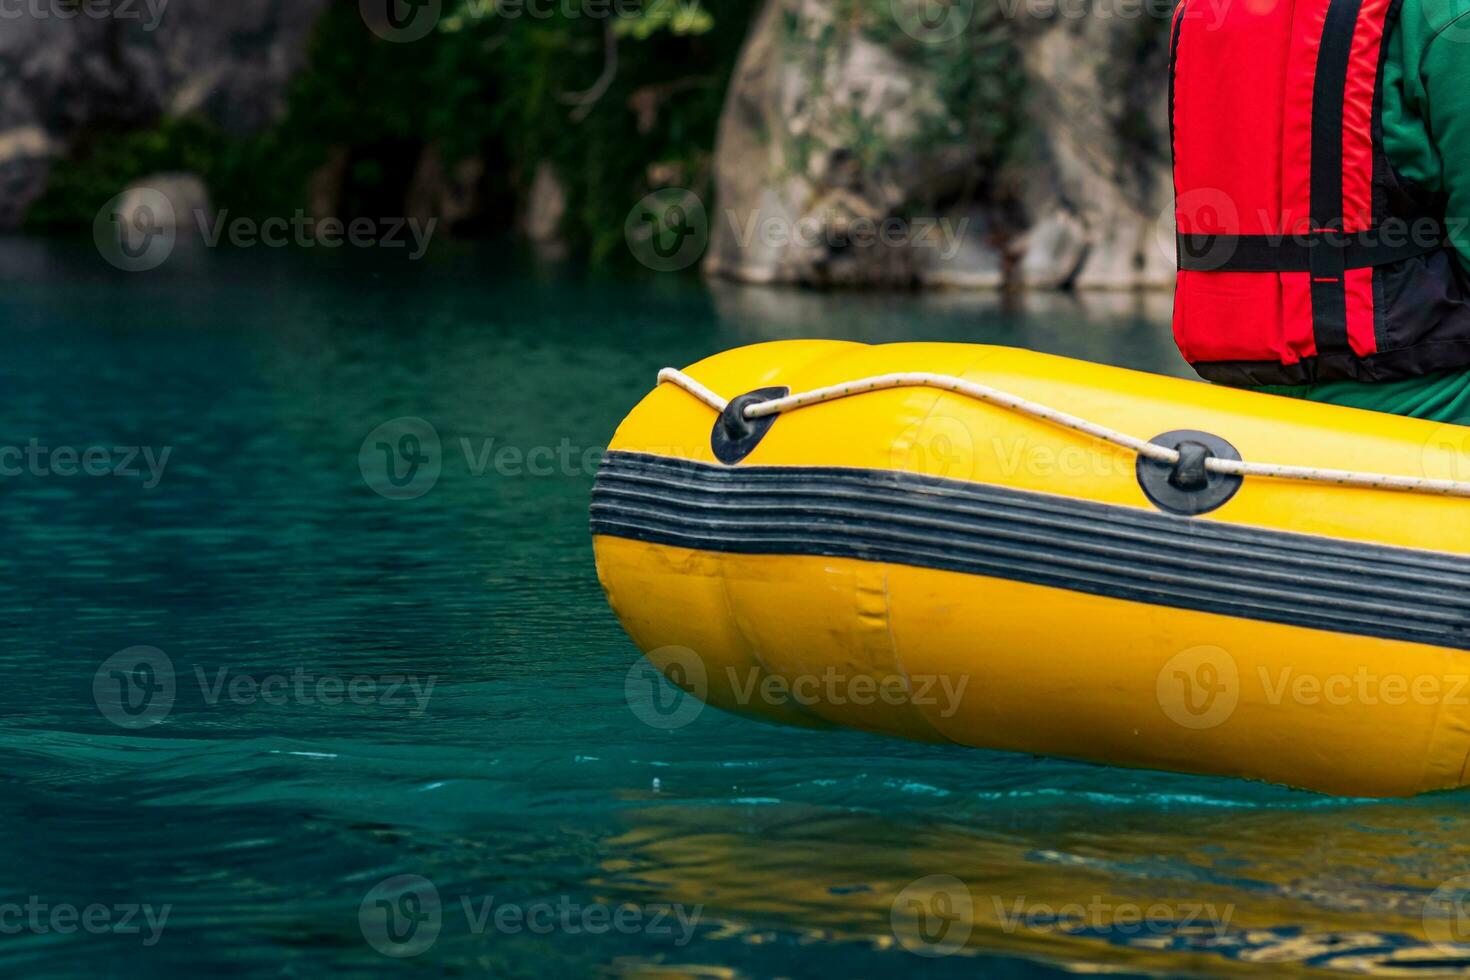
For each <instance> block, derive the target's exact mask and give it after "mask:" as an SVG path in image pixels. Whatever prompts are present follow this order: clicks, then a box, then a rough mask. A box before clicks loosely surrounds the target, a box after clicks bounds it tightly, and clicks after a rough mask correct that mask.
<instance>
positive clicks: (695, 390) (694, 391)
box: [658, 367, 730, 412]
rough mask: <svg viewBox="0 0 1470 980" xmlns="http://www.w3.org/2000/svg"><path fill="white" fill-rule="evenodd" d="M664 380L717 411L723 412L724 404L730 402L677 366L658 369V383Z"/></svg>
mask: <svg viewBox="0 0 1470 980" xmlns="http://www.w3.org/2000/svg"><path fill="white" fill-rule="evenodd" d="M665 381H667V382H669V383H671V384H676V385H678V386H679V387H680V388H683V389H684V390H685V391H687V392H689V394H691V395H693V396H694V397H695V398H698V399H699V400H700V401H702V402H704V403H705V404H706V405H708V406H709V407H710V408H712V409H714V410H715V411H717V412H723V411H724V410H725V406H726V405H728V404H730V403H729V402H727V401H725V399H723V398H721V397H720V396H719V395H717V394H715V393H714V392H713V391H710V390H709V389H708V388H706V387H705V386H704V385H702V384H700V383H699V382H698V381H695V380H694V379H693V378H691V377H689V375H687V374H685V373H684V372H683V371H680V370H679V369H678V368H671V367H668V368H664V369H663V370H662V371H660V372H659V373H658V383H659V384H663V383H664V382H665Z"/></svg>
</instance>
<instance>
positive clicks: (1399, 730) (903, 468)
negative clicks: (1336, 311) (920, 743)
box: [592, 341, 1470, 796]
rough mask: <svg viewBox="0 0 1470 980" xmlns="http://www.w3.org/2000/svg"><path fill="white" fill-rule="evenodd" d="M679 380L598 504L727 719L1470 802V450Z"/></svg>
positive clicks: (664, 666)
mask: <svg viewBox="0 0 1470 980" xmlns="http://www.w3.org/2000/svg"><path fill="white" fill-rule="evenodd" d="M896 372H897V373H896ZM660 380H661V382H662V383H660V384H659V385H658V386H657V387H656V388H655V389H654V390H653V391H652V392H651V393H650V394H649V395H648V396H647V397H646V398H645V399H644V400H643V402H642V403H641V404H639V405H638V407H637V408H636V409H634V410H633V412H632V414H630V415H629V416H628V418H627V420H626V421H624V423H623V424H622V426H621V427H620V428H619V429H618V432H617V434H616V436H615V438H614V439H613V441H612V444H611V445H610V447H609V450H608V453H607V455H606V457H605V459H604V461H603V464H602V466H601V469H600V471H599V473H598V477H597V482H596V486H595V489H594V492H593V504H592V530H593V535H594V542H595V548H596V554H597V565H598V572H599V575H600V577H601V580H602V583H603V586H604V588H605V589H606V591H607V595H608V598H609V601H610V602H611V604H612V607H613V609H614V610H615V611H616V613H617V615H618V617H619V618H620V620H621V621H622V623H623V626H624V627H625V628H626V629H627V631H628V633H629V635H630V636H631V637H632V638H633V640H634V642H635V643H637V644H638V646H639V647H640V648H641V649H643V650H644V651H645V653H646V654H647V655H648V657H649V659H650V660H651V661H652V662H653V663H654V664H655V665H657V666H658V667H659V668H660V669H661V670H663V671H664V672H665V674H666V676H668V677H669V678H670V679H671V680H673V681H675V682H676V683H678V684H679V685H680V686H681V687H683V688H684V689H685V690H688V691H690V692H691V693H693V694H695V695H696V696H698V697H699V698H700V699H702V700H704V701H706V702H707V703H709V704H712V705H716V706H718V707H721V708H725V709H728V710H731V711H737V712H741V713H744V714H748V715H753V716H756V717H760V718H763V719H766V720H770V721H781V722H788V723H792V724H801V725H842V726H850V727H854V728H859V729H864V730H868V731H874V732H883V733H888V734H892V735H899V736H904V737H908V738H915V739H923V740H929V741H941V742H956V743H960V744H963V745H969V746H978V747H985V748H992V749H1004V750H1013V751H1021V752H1031V753H1043V754H1053V755H1060V756H1069V757H1073V758H1078V759H1086V760H1092V761H1096V762H1101V763H1110V764H1115V765H1123V766H1135V767H1148V768H1161V769H1172V770H1179V771H1185V772H1195V773H1216V774H1228V775H1237V776H1245V777H1252V778H1258V779H1265V780H1270V781H1273V782H1279V783H1285V784H1289V785H1293V786H1298V787H1303V788H1308V789H1313V790H1318V791H1323V792H1330V793H1338V794H1349V795H1358V796H1396V795H1408V794H1413V793H1418V792H1423V791H1427V790H1435V789H1444V788H1449V787H1455V786H1460V785H1463V784H1464V783H1466V782H1467V781H1470V774H1467V762H1470V500H1467V499H1465V498H1466V496H1467V495H1470V484H1467V483H1466V482H1464V480H1465V478H1467V477H1470V428H1467V427H1461V426H1454V425H1441V424H1436V423H1429V422H1422V421H1416V420H1411V419H1404V418H1397V417H1393V416H1387V415H1380V414H1375V413H1369V412H1359V411H1355V410H1352V409H1343V408H1335V407H1330V406H1323V405H1317V404H1311V403H1305V402H1298V401H1295V400H1291V399H1286V398H1277V397H1272V396H1268V395H1261V394H1255V393H1251V392H1243V391H1236V390H1230V389H1225V388H1219V387H1213V386H1210V385H1206V384H1202V383H1198V382H1192V381H1183V380H1178V379H1173V378H1165V377H1157V376H1153V375H1148V374H1141V373H1137V372H1133V371H1127V370H1122V369H1119V368H1112V367H1105V366H1100V365H1095V364H1087V363H1082V362H1078V361H1073V360H1068V359H1065V358H1060V357H1053V356H1048V355H1044V354H1037V353H1032V352H1028V351H1021V350H1011V349H1005V348H992V347H979V346H970V345H962V344H896V345H889V346H881V347H872V346H866V345H862V344H849V343H840V342H832V341H810V342H808V341H795V342H785V343H771V344H761V345H757V346H753V347H747V348H742V349H739V350H733V351H729V352H726V353H723V354H719V355H717V356H715V357H711V358H709V359H707V360H704V361H701V362H700V363H698V364H695V365H693V366H691V367H689V368H687V369H686V370H684V371H673V370H667V371H665V372H664V373H663V374H662V375H661V376H660Z"/></svg>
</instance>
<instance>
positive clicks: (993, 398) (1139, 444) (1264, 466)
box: [658, 368, 1470, 497]
mask: <svg viewBox="0 0 1470 980" xmlns="http://www.w3.org/2000/svg"><path fill="white" fill-rule="evenodd" d="M658 380H659V381H660V383H662V382H668V383H670V384H674V385H677V386H679V387H680V388H683V389H684V390H685V391H687V392H689V393H690V394H691V395H693V396H694V397H696V398H698V399H699V400H700V401H702V402H704V403H705V404H706V405H708V406H709V407H711V408H713V409H714V410H715V411H717V412H723V411H724V410H725V406H726V405H728V404H729V403H728V402H727V401H726V400H725V399H723V398H721V397H720V396H719V395H717V394H715V393H714V392H712V391H710V390H709V389H708V388H706V387H705V386H704V385H702V384H700V383H699V382H698V381H695V380H694V379H693V378H691V377H689V375H687V374H685V373H684V372H683V371H679V370H676V369H675V368H664V369H663V370H662V371H660V372H659V373H658ZM889 388H938V389H940V390H941V391H949V392H953V393H955V394H959V395H965V396H967V397H970V398H975V399H978V400H979V401H983V402H987V403H989V404H991V405H998V406H1000V407H1001V408H1005V409H1008V410H1010V411H1013V412H1017V413H1019V414H1021V415H1027V416H1030V417H1031V418H1034V419H1040V420H1041V421H1043V422H1049V423H1051V424H1053V425H1059V426H1061V427H1062V428H1065V429H1071V430H1073V431H1074V432H1081V433H1084V434H1085V435H1089V436H1092V437H1093V438H1095V439H1100V440H1102V441H1104V442H1110V443H1112V444H1113V445H1115V446H1121V447H1122V448H1124V449H1127V450H1129V451H1130V452H1134V453H1137V454H1138V455H1140V456H1145V457H1147V458H1149V459H1152V460H1157V461H1158V462H1160V463H1164V464H1165V465H1168V466H1173V465H1175V464H1176V463H1178V462H1179V452H1178V450H1175V449H1170V448H1169V447H1168V446H1160V445H1158V444H1156V443H1152V442H1146V441H1144V440H1142V439H1136V438H1134V437H1133V436H1130V435H1128V434H1127V433H1126V432H1119V431H1118V430H1117V429H1110V428H1108V427H1107V426H1105V425H1099V424H1098V423H1096V422H1089V421H1087V420H1086V419H1082V418H1078V417H1077V416H1075V415H1070V414H1068V413H1066V412H1062V411H1058V410H1057V409H1054V408H1049V407H1047V406H1046V405H1042V404H1039V403H1037V402H1033V401H1029V400H1027V399H1025V398H1021V397H1019V396H1016V395H1012V394H1008V393H1006V392H1004V391H1000V390H999V389H997V388H991V387H990V386H988V385H982V384H977V383H976V382H974V381H966V380H965V379H963V378H956V377H954V376H953V375H948V374H931V373H929V372H927V371H907V372H901V373H898V374H881V375H878V376H876V377H872V378H862V379H860V380H858V381H849V382H847V383H846V384H840V385H831V386H829V387H826V388H814V389H813V390H811V391H804V392H801V393H799V394H795V395H787V396H786V397H784V398H773V399H771V400H770V401H764V402H756V403H755V404H753V405H747V406H746V407H745V417H746V418H752V419H758V418H764V417H765V416H767V415H779V414H782V413H784V412H790V411H793V410H795V409H798V408H805V407H806V406H808V405H818V404H821V403H822V402H830V401H834V400H836V399H838V398H847V397H850V396H852V395H860V394H864V393H866V392H870V391H883V390H886V389H889ZM1205 469H1207V470H1209V471H1210V472H1212V473H1219V474H1222V475H1228V476H1240V477H1246V476H1259V477H1266V478H1269V479H1273V480H1298V481H1302V482H1306V483H1330V484H1334V485H1336V486H1344V487H1364V488H1367V489H1372V490H1397V491H1407V492H1412V493H1433V494H1440V495H1443V496H1449V497H1470V483H1461V482H1457V481H1455V480H1430V479H1427V478H1424V477H1417V476H1392V475H1389V474H1385V473H1357V472H1353V471H1351V470H1331V469H1319V468H1316V467H1311V466H1284V465H1279V464H1276V463H1248V462H1243V461H1241V460H1234V459H1217V458H1216V457H1214V456H1211V457H1209V458H1207V459H1206V460H1205Z"/></svg>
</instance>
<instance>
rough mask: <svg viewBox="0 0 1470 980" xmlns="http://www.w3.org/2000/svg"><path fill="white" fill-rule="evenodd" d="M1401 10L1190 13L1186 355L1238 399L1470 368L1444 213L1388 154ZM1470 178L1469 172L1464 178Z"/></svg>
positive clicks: (1183, 199) (1183, 22) (1393, 2)
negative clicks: (1393, 51)
mask: <svg viewBox="0 0 1470 980" xmlns="http://www.w3.org/2000/svg"><path fill="white" fill-rule="evenodd" d="M1400 2H1401V0H1226V2H1222V0H1183V2H1182V3H1181V4H1180V5H1179V7H1178V8H1177V10H1176V11H1175V15H1174V30H1173V38H1172V52H1171V60H1170V64H1171V69H1170V86H1171V91H1170V104H1169V122H1170V133H1171V138H1172V140H1173V150H1174V192H1175V218H1176V221H1177V228H1178V236H1177V237H1178V251H1179V270H1180V271H1179V278H1178V283H1177V286H1176V288H1175V302H1174V337H1175V340H1176V341H1177V342H1178V344H1179V349H1180V351H1181V352H1182V353H1183V354H1184V357H1185V359H1186V360H1188V361H1189V362H1190V363H1191V364H1192V365H1194V368H1195V370H1197V371H1198V372H1199V373H1200V374H1201V375H1202V376H1203V377H1205V378H1208V379H1209V380H1211V381H1217V382H1221V383H1224V384H1233V385H1263V384H1301V383H1307V382H1313V381H1327V380H1333V379H1345V378H1351V379H1356V380H1360V381H1389V380H1393V379H1396V378H1406V377H1415V376H1419V375H1423V374H1427V373H1430V372H1434V371H1441V370H1449V369H1453V368H1465V367H1470V295H1467V281H1466V277H1465V276H1464V274H1463V273H1462V270H1461V268H1460V265H1459V262H1458V261H1457V259H1456V257H1455V256H1454V255H1453V254H1452V253H1451V252H1450V250H1449V249H1448V247H1447V246H1446V245H1445V244H1444V220H1445V201H1444V199H1443V197H1439V196H1436V195H1431V194H1428V193H1426V192H1425V191H1424V189H1423V188H1421V187H1419V186H1418V185H1416V184H1415V183H1414V182H1412V181H1410V180H1408V179H1406V178H1404V177H1402V176H1401V175H1399V174H1397V173H1396V172H1395V171H1394V169H1393V167H1391V166H1390V165H1389V162H1388V159H1387V157H1386V156H1385V154H1384V150H1383V119H1382V113H1383V93H1382V87H1383V66H1384V61H1385V57H1386V54H1387V47H1388V45H1387V44H1386V43H1385V40H1386V39H1387V38H1388V37H1389V36H1390V35H1391V33H1392V31H1393V29H1394V27H1395V26H1396V24H1397V20H1398V12H1399V5H1400ZM1458 165H1460V166H1470V160H1466V161H1459V163H1458Z"/></svg>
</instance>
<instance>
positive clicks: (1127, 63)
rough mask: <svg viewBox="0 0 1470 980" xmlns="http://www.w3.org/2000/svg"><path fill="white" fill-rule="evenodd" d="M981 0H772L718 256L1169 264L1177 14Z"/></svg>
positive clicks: (1164, 268) (756, 261)
mask: <svg viewBox="0 0 1470 980" xmlns="http://www.w3.org/2000/svg"><path fill="white" fill-rule="evenodd" d="M986 2H987V0H951V2H950V3H949V4H948V6H943V5H934V4H933V3H932V0H891V2H890V0H853V2H850V3H844V4H838V3H832V2H829V0H766V6H765V8H764V9H763V11H762V13H761V15H760V17H759V18H758V19H757V22H756V24H755V26H754V28H753V31H752V34H751V37H750V39H749V40H748V42H747V46H746V49H745V51H744V52H743V54H742V56H741V60H740V64H739V65H738V67H737V69H736V73H735V77H734V79H733V82H732V86H731V90H730V92H729V95H728V97H727V101H726V106H725V113H724V117H723V119H722V121H721V127H720V136H719V145H718V147H717V150H716V162H715V176H716V184H717V187H716V192H717V197H718V201H717V210H716V211H714V212H713V213H712V217H711V229H710V232H711V241H710V250H709V254H708V256H707V258H706V264H705V268H706V271H707V273H709V274H711V275H714V276H720V277H725V278H730V279H736V280H741V281H748V282H789V283H801V284H808V285H816V286H842V285H848V284H857V283H861V284H867V285H883V286H905V285H914V286H939V287H944V286H949V287H966V288H994V287H1022V286H1025V287H1033V288H1070V287H1111V288H1126V287H1136V286H1166V285H1169V284H1172V282H1173V258H1172V253H1171V250H1170V248H1169V247H1168V246H1167V229H1165V233H1164V234H1163V235H1161V234H1160V232H1159V229H1158V228H1156V225H1157V224H1158V222H1159V220H1160V217H1161V215H1166V213H1167V211H1168V207H1169V195H1170V181H1169V178H1168V144H1167V118H1166V114H1165V101H1164V100H1165V94H1166V89H1167V85H1166V79H1167V71H1166V62H1165V60H1164V59H1165V58H1166V55H1167V51H1166V46H1167V45H1166V41H1167V31H1168V25H1167V20H1165V19H1161V18H1158V17H1150V16H1148V15H1147V14H1146V13H1141V14H1140V15H1139V16H1138V17H1134V18H1131V19H1130V18H1098V17H1092V16H1087V17H1067V16H1062V15H1059V14H1058V13H1057V10H1058V9H1062V10H1070V9H1071V8H1069V7H1066V6H1065V5H1064V6H1063V7H1062V8H1056V7H1053V8H1052V9H1050V10H1049V11H1048V10H1042V9H1039V8H1041V7H1044V6H1045V4H1044V3H1041V2H1040V0H1038V2H1037V3H1033V4H1032V5H1031V6H1032V7H1034V8H1038V9H1036V10H1033V9H1030V8H1028V7H1027V5H1026V4H1025V3H1024V2H1015V0H994V2H996V3H998V4H1000V6H995V7H992V8H986V7H985V3H986ZM936 10H938V11H940V12H941V13H942V14H943V16H940V17H937V18H936V17H935V16H934V13H935V11H936ZM839 13H840V14H841V16H839ZM1166 13H1167V12H1166ZM1007 78H1010V79H1011V80H1010V81H1009V82H1007V81H1006V79H1007ZM977 91H978V92H980V93H981V96H980V97H979V101H976V96H975V94H974V93H975V92H977ZM1161 238H1162V239H1163V240H1164V244H1162V245H1161V243H1160V240H1161Z"/></svg>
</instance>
